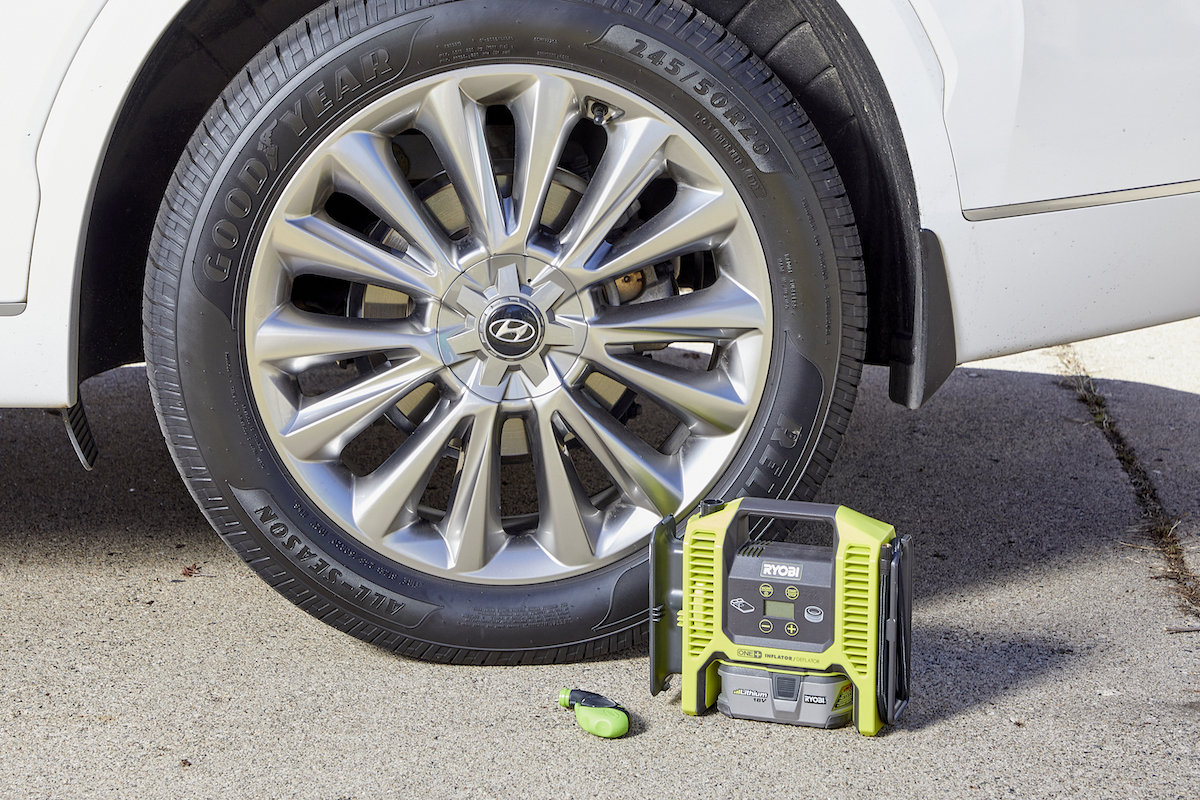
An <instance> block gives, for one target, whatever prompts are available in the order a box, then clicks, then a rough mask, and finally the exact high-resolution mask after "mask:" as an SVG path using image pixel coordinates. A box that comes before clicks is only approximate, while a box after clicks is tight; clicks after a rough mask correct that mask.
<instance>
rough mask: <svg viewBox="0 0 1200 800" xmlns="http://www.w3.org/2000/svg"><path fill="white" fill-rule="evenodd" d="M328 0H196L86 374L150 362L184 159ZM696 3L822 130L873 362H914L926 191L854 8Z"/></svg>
mask: <svg viewBox="0 0 1200 800" xmlns="http://www.w3.org/2000/svg"><path fill="white" fill-rule="evenodd" d="M322 1H323V0H192V2H190V3H189V4H188V5H187V6H186V7H185V8H184V9H183V11H182V12H181V13H180V14H179V16H178V17H177V18H176V19H175V20H174V22H172V23H171V25H170V26H169V27H168V29H167V31H166V32H165V34H164V35H163V37H162V39H161V40H160V41H159V43H158V44H157V45H156V47H155V48H154V50H153V52H152V53H151V54H150V56H149V57H148V58H147V60H146V63H145V64H144V66H143V68H142V71H141V73H140V74H139V75H138V77H137V79H136V80H135V81H134V84H133V86H132V88H131V89H130V93H129V97H128V99H127V101H126V103H125V106H124V108H123V109H122V112H121V115H120V117H119V118H118V120H117V123H116V126H115V127H114V130H113V135H112V138H111V143H110V146H109V149H108V152H107V153H106V155H105V159H104V164H103V166H102V168H101V171H100V176H99V179H98V181H97V184H96V191H95V197H94V202H93V208H92V214H91V218H90V223H89V226H88V233H87V241H86V244H85V248H84V257H83V268H82V280H81V291H80V312H79V313H80V319H79V332H80V333H79V337H80V338H79V377H80V379H81V380H82V379H83V378H86V377H88V376H91V375H94V374H96V373H98V372H102V371H104V370H106V369H110V368H112V367H116V366H120V365H122V364H127V363H130V362H134V361H139V360H141V359H142V334H141V324H140V323H141V304H142V279H143V275H144V270H145V257H146V249H147V247H148V244H149V241H150V235H151V231H152V228H153V225H154V220H155V217H156V215H157V213H158V206H159V203H160V200H161V198H162V195H163V192H164V191H165V189H166V185H167V181H168V179H169V178H170V175H171V172H172V170H173V169H174V167H175V163H176V161H177V160H178V157H179V154H180V153H181V152H183V148H184V146H185V145H186V144H187V141H188V139H189V137H190V136H191V134H192V131H193V130H195V128H196V126H197V125H198V124H199V123H200V120H201V119H202V118H203V115H204V113H205V112H206V111H207V110H208V108H209V106H211V105H212V103H213V101H215V100H216V98H217V96H218V95H219V94H220V91H221V90H222V89H223V88H224V87H225V85H226V84H227V83H228V82H229V81H230V79H231V78H232V77H233V76H234V74H236V72H237V71H238V70H239V69H241V68H242V67H243V66H244V65H245V64H246V63H247V62H248V61H249V60H250V58H251V57H252V56H253V55H254V54H255V53H257V52H258V51H259V50H260V49H261V48H262V47H264V46H265V45H267V44H268V43H269V42H270V41H271V40H272V39H273V38H274V37H275V36H276V35H278V34H279V33H280V32H282V31H283V30H284V29H285V28H287V26H288V25H290V24H291V23H292V22H294V21H295V20H296V19H298V18H299V17H300V16H301V15H302V14H304V13H306V12H308V11H311V10H312V9H314V8H316V7H317V6H318V5H320V4H321V2H322ZM692 4H693V5H694V6H695V7H696V8H698V9H699V10H701V11H703V12H705V13H707V14H708V15H709V16H712V17H713V18H715V19H716V20H717V21H718V22H720V23H721V24H723V25H725V26H726V27H727V28H728V29H729V30H730V31H731V32H732V33H734V34H735V35H737V36H738V37H739V38H741V39H742V41H744V42H745V43H746V44H747V45H748V46H749V47H750V49H751V50H752V51H754V52H755V53H756V54H757V55H759V56H760V57H762V58H763V59H764V60H765V61H766V62H767V64H768V65H770V67H771V69H772V70H774V72H775V74H776V75H778V76H779V78H780V80H782V81H783V82H784V83H785V84H786V85H787V86H788V88H789V89H791V91H792V93H793V94H794V95H795V96H796V98H797V100H798V101H799V102H800V104H801V106H803V107H804V109H805V111H807V112H808V114H809V116H810V117H811V119H812V121H813V124H814V125H815V126H816V127H817V130H818V131H819V132H820V133H821V136H822V138H823V139H824V140H825V143H826V145H827V146H828V147H829V150H830V153H831V155H832V157H833V160H834V163H836V164H837V166H838V170H839V171H840V172H841V175H842V179H843V180H844V181H845V183H846V189H847V193H848V194H849V196H850V202H851V205H852V207H853V208H854V214H855V218H856V220H857V221H858V227H859V234H860V236H861V239H862V247H863V258H864V262H865V266H866V272H867V286H868V289H867V304H868V309H869V311H870V316H869V323H868V338H867V354H866V356H867V361H868V362H870V363H875V364H893V365H895V364H901V365H906V364H912V363H913V361H914V353H913V350H914V347H915V345H914V341H915V338H914V334H913V327H914V326H913V321H914V308H915V302H916V301H915V297H916V294H917V292H918V291H919V289H920V286H921V255H920V253H921V250H920V244H919V224H918V216H917V207H916V188H915V183H914V181H913V177H912V169H911V167H910V165H909V163H908V157H907V154H906V151H905V148H904V141H903V137H902V135H901V133H900V127H899V122H898V121H897V119H896V114H895V111H894V109H893V108H892V105H891V101H890V100H889V98H888V95H887V91H886V89H885V87H884V84H883V79H882V77H881V76H880V75H879V72H878V70H877V69H876V67H875V64H874V62H873V61H872V59H871V57H870V54H869V53H868V52H867V49H866V46H865V45H864V44H863V42H862V41H861V39H859V38H858V35H857V34H856V33H855V31H854V27H853V25H852V24H851V23H850V21H849V20H848V19H847V18H846V17H845V15H844V14H843V12H842V11H841V9H840V8H839V7H838V6H837V5H836V4H833V3H828V2H823V1H822V0H692ZM893 395H895V391H894V392H893ZM897 399H900V398H897Z"/></svg>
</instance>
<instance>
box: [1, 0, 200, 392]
mask: <svg viewBox="0 0 1200 800" xmlns="http://www.w3.org/2000/svg"><path fill="white" fill-rule="evenodd" d="M184 5H185V0H108V2H107V3H106V4H105V5H104V8H103V9H102V10H101V11H100V13H99V15H98V16H96V17H95V21H94V22H93V23H92V24H91V27H90V28H89V29H88V31H87V36H86V37H85V38H84V39H83V41H82V42H81V44H80V46H79V48H78V50H77V51H76V52H75V55H74V58H73V59H72V60H71V62H70V69H69V70H68V71H67V73H66V76H65V78H64V79H63V81H62V83H61V85H60V86H59V89H58V93H57V96H56V97H55V98H54V105H53V108H52V109H51V111H50V114H49V117H48V118H47V120H46V126H45V128H44V130H43V131H42V135H41V142H40V144H39V146H38V148H37V176H38V183H39V185H40V186H41V200H40V203H36V204H35V207H36V208H37V225H36V230H35V234H34V238H33V242H32V247H31V255H30V258H29V260H28V275H29V284H28V292H27V297H26V307H25V309H24V310H23V311H22V312H21V313H20V314H18V315H16V316H0V341H3V342H5V344H6V346H5V347H3V348H0V375H3V376H4V380H5V388H4V390H3V392H0V405H2V406H7V407H10V408H11V407H31V408H33V407H43V408H64V407H67V406H70V405H73V404H74V402H75V399H76V392H77V388H78V387H77V380H76V374H75V350H76V330H77V329H76V317H77V309H78V292H79V267H80V263H81V261H82V258H83V242H84V236H85V234H86V232H87V219H88V214H89V212H90V210H91V203H92V189H93V186H94V184H95V180H96V176H97V175H98V174H99V172H100V166H101V164H103V162H104V152H105V149H106V148H107V146H108V140H109V136H110V135H111V133H112V128H113V125H114V124H115V123H116V119H117V116H118V115H119V113H120V110H121V104H122V103H123V102H124V100H125V95H126V93H127V92H128V90H129V87H130V85H131V84H132V83H133V80H134V78H135V77H136V76H137V73H138V70H139V69H140V67H141V65H142V62H143V61H144V59H145V57H146V55H147V54H148V53H149V52H150V50H151V49H152V48H153V47H154V43H155V42H156V41H157V40H158V38H159V37H160V36H161V35H162V32H163V31H164V30H165V29H166V27H167V25H168V24H169V23H170V22H171V20H172V19H174V17H175V15H176V14H177V13H178V12H179V9H181V8H182V7H183V6H184ZM43 11H44V9H43ZM42 29H44V26H38V27H36V28H30V29H29V31H28V32H29V33H30V34H31V36H30V38H31V39H33V38H34V36H33V34H34V33H35V32H36V31H38V30H42ZM38 41H40V42H41V44H43V45H44V44H45V41H44V40H38ZM27 52H28V47H26V48H25V53H27ZM20 57H21V55H20V54H17V55H14V54H13V53H9V52H0V64H2V65H3V69H4V70H5V71H6V73H7V74H10V75H11V74H19V72H20V70H18V69H17V68H16V65H17V64H19V63H20V60H19V59H20ZM14 58H16V59H18V60H17V61H16V62H14V61H13V60H12V59H14ZM14 155H15V154H13V153H9V152H5V153H4V154H3V158H4V161H3V166H4V169H5V171H7V169H8V167H9V165H10V164H12V163H13V161H12V159H13V158H14ZM19 166H20V165H19V163H18V164H15V165H14V167H16V168H19ZM9 269H11V267H10V266H9V265H8V262H7V261H6V262H5V270H9Z"/></svg>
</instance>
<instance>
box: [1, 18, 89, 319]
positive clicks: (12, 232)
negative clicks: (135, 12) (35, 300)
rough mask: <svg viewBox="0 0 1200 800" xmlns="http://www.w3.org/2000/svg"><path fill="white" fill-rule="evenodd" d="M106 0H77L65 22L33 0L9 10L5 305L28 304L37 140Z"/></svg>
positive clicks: (5, 39) (4, 50) (4, 51)
mask: <svg viewBox="0 0 1200 800" xmlns="http://www.w3.org/2000/svg"><path fill="white" fill-rule="evenodd" d="M104 2H105V0H76V6H75V13H73V14H66V15H63V18H62V21H61V24H60V25H46V24H45V22H46V9H45V8H43V7H42V6H38V5H34V4H31V3H18V4H14V6H13V7H12V8H5V10H4V11H5V21H4V28H3V29H2V32H0V62H2V63H3V64H4V66H5V70H4V73H5V74H6V75H9V76H10V77H11V80H9V82H8V86H7V87H6V89H5V94H6V96H7V97H6V99H7V103H6V106H7V109H8V111H9V113H11V114H12V115H13V117H12V118H10V119H9V120H7V123H6V124H5V125H0V153H3V164H4V166H5V169H4V183H5V191H4V193H3V194H2V195H0V241H4V242H6V243H7V244H8V248H7V252H6V253H5V254H4V256H3V258H2V259H0V306H5V305H6V306H12V305H14V304H20V303H24V302H25V292H26V288H27V280H28V277H29V256H30V253H31V251H32V249H33V227H34V224H35V223H36V222H37V213H38V197H39V194H40V190H39V188H38V175H37V169H36V167H35V164H34V161H35V159H36V157H37V149H38V143H39V142H40V141H41V136H42V130H43V129H44V128H45V126H46V118H47V117H48V116H50V108H51V106H52V105H53V103H54V97H55V95H56V94H57V92H58V87H59V85H60V84H61V83H62V79H63V76H64V75H66V74H67V68H68V67H70V66H71V59H73V58H74V57H75V51H76V50H77V49H78V48H79V43H80V42H82V41H83V37H84V36H85V35H86V34H87V31H88V28H89V27H90V26H91V24H92V22H93V21H94V20H95V19H96V15H97V14H99V13H100V8H101V6H103V5H104ZM34 32H36V33H37V35H32V34H33V33H34ZM18 76H19V77H18ZM10 310H11V311H16V310H18V309H10Z"/></svg>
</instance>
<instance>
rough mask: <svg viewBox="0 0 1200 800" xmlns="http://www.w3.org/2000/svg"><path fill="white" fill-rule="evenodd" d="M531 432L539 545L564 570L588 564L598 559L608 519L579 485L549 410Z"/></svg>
mask: <svg viewBox="0 0 1200 800" xmlns="http://www.w3.org/2000/svg"><path fill="white" fill-rule="evenodd" d="M529 428H531V429H532V431H531V438H532V441H531V442H530V451H531V452H532V454H533V461H534V469H535V471H536V472H537V492H538V507H539V512H540V516H541V519H540V521H539V525H538V532H537V533H536V534H535V538H536V540H537V543H538V544H539V545H541V547H542V549H543V550H545V551H546V552H547V553H549V554H550V556H551V557H552V558H553V559H554V560H555V561H557V562H559V563H560V564H563V565H564V566H578V565H583V564H587V563H589V562H591V561H592V560H593V559H594V558H595V553H596V545H597V541H598V539H599V536H600V531H601V528H602V526H603V524H604V515H603V514H602V513H601V512H600V510H599V509H597V508H596V507H595V506H594V505H592V502H591V500H589V499H588V496H587V492H586V491H584V488H583V485H582V484H581V483H580V482H579V476H578V475H576V474H575V469H574V467H573V466H571V464H570V456H569V455H567V451H566V448H565V447H563V445H562V443H561V442H560V441H559V438H558V434H557V431H555V427H554V414H553V412H551V411H550V410H549V407H543V408H539V409H538V416H537V419H536V420H534V422H533V424H532V425H530V426H529Z"/></svg>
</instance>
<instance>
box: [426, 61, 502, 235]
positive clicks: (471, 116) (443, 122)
mask: <svg viewBox="0 0 1200 800" xmlns="http://www.w3.org/2000/svg"><path fill="white" fill-rule="evenodd" d="M485 111H486V109H485V108H484V107H483V106H482V105H481V104H479V103H477V102H475V100H473V99H472V98H470V97H468V96H467V95H466V93H464V92H463V91H462V87H461V86H460V84H459V83H458V82H456V81H446V82H445V83H443V84H441V85H440V86H437V87H435V88H434V89H432V90H431V91H430V92H429V93H428V94H427V95H425V99H424V101H423V102H422V103H421V110H420V111H419V112H418V114H417V119H416V126H417V128H418V129H420V130H421V131H422V132H423V133H424V134H425V135H426V136H428V137H429V140H430V141H431V142H432V143H433V149H434V150H435V151H436V152H437V154H438V158H439V159H441V162H442V165H443V166H444V167H445V168H446V174H447V175H448V176H449V177H450V183H451V184H452V185H453V186H454V191H455V193H456V194H457V195H458V199H459V202H460V203H462V206H463V211H464V212H465V213H466V215H467V222H468V223H469V224H470V226H471V233H472V234H473V235H474V237H475V239H477V240H478V241H479V242H480V243H482V244H483V245H484V246H485V247H487V249H488V251H489V252H491V253H496V252H499V248H500V247H501V245H502V244H503V242H504V240H505V237H506V230H505V227H506V226H505V217H504V210H503V209H502V208H501V205H500V193H499V191H498V190H497V189H496V178H495V173H494V172H493V170H492V158H491V155H490V154H489V153H488V147H487V134H486V133H485V132H484V127H483V123H484V113H485Z"/></svg>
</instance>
